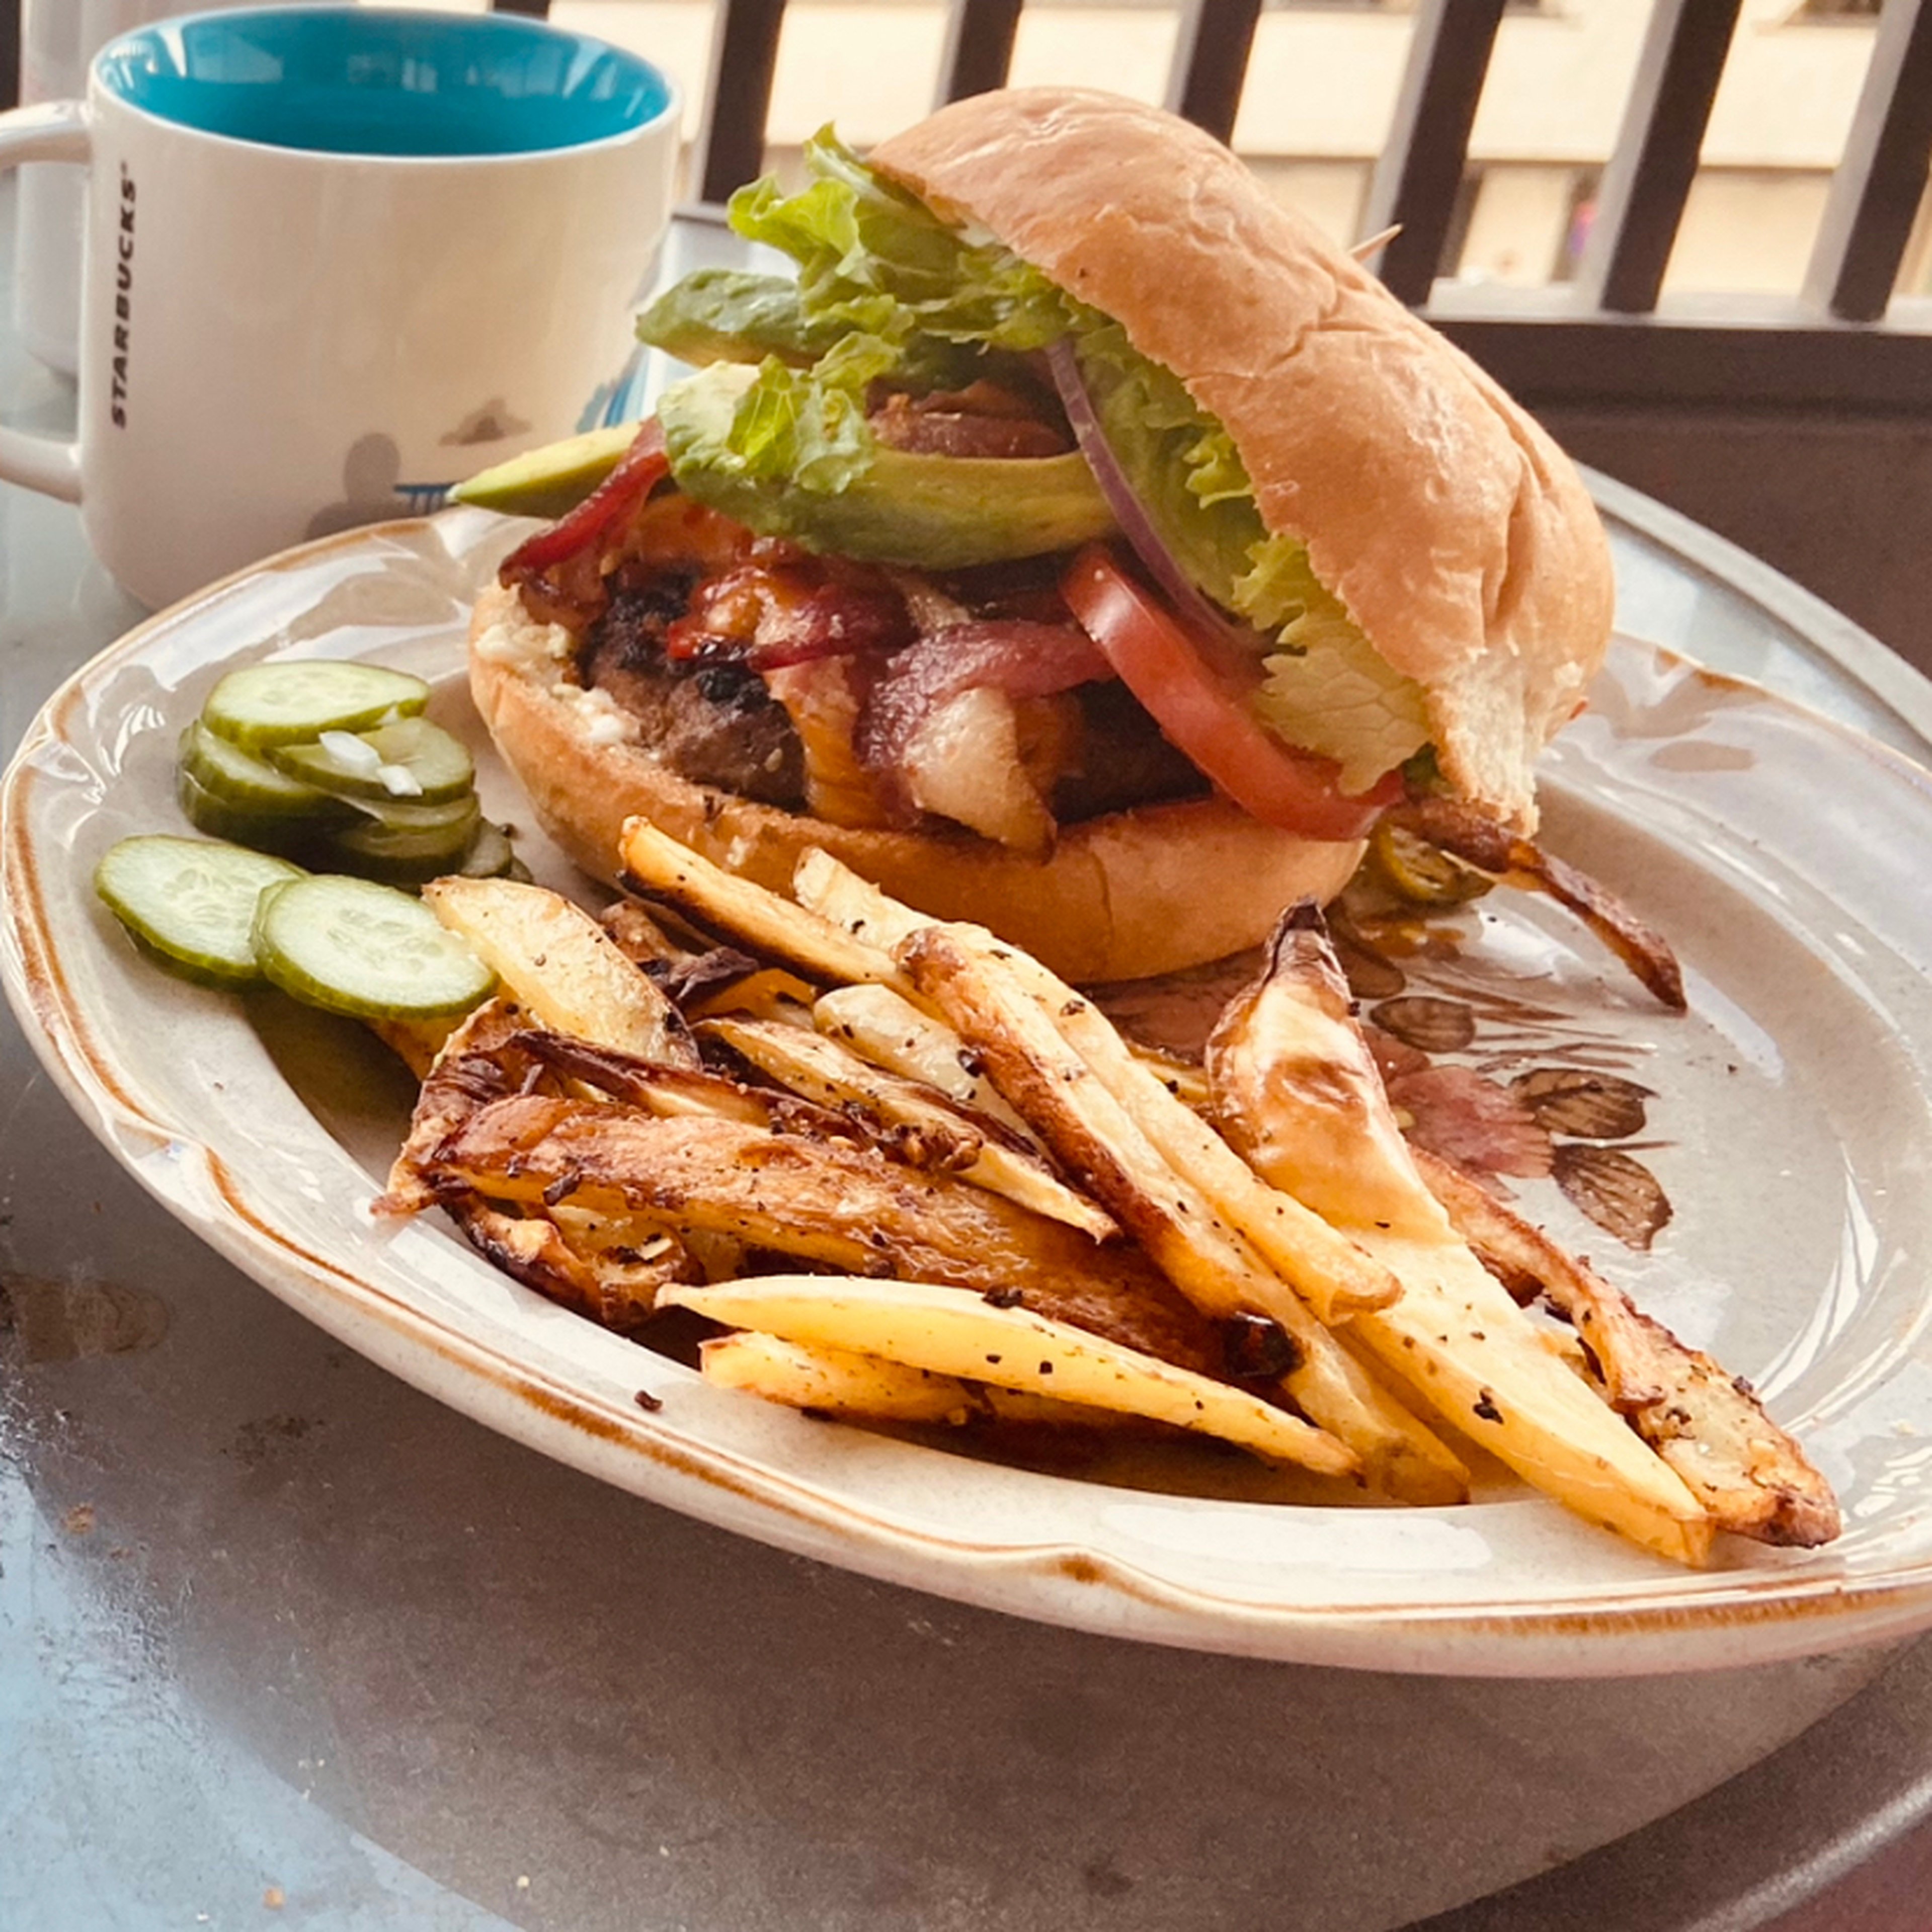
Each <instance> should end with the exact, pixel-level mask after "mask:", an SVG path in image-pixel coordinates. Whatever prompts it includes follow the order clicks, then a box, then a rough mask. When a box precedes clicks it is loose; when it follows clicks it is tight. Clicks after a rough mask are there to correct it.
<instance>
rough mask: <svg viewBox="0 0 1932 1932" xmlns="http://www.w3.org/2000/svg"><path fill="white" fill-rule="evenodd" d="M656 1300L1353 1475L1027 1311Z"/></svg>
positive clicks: (980, 1305)
mask: <svg viewBox="0 0 1932 1932" xmlns="http://www.w3.org/2000/svg"><path fill="white" fill-rule="evenodd" d="M663 1299H664V1301H665V1302H666V1303H667V1304H670V1305H672V1306H674V1307H682V1308H690V1309H694V1310H697V1312H698V1313H700V1314H703V1315H708V1316H710V1317H711V1318H712V1319H713V1320H714V1321H717V1322H724V1323H725V1324H726V1325H727V1326H729V1327H731V1328H748V1329H753V1330H755V1331H757V1332H758V1333H760V1334H770V1335H776V1336H778V1337H779V1338H780V1339H781V1340H785V1341H791V1342H800V1343H805V1344H806V1345H807V1346H815V1347H820V1348H833V1349H855V1350H857V1351H859V1352H861V1353H862V1354H866V1355H880V1356H883V1357H884V1358H885V1359H886V1360H887V1361H894V1362H902V1363H904V1364H906V1365H907V1367H911V1368H918V1369H931V1370H934V1371H935V1373H938V1374H941V1375H949V1376H970V1377H971V1378H972V1379H974V1380H975V1381H978V1382H996V1383H998V1384H1000V1385H1001V1386H1003V1387H1004V1388H1014V1389H1023V1390H1025V1391H1028V1392H1030V1393H1031V1394H1036V1395H1052V1396H1056V1397H1059V1398H1060V1399H1061V1400H1062V1401H1074V1402H1079V1403H1086V1404H1089V1405H1091V1406H1093V1407H1094V1408H1097V1409H1124V1410H1126V1411H1127V1412H1128V1413H1130V1414H1131V1415H1144V1416H1146V1417H1148V1418H1150V1419H1151V1420H1152V1421H1158V1422H1166V1423H1172V1424H1174V1425H1175V1426H1176V1427H1179V1428H1182V1429H1188V1430H1196V1431H1198V1432H1199V1433H1202V1434H1204V1435H1210V1436H1218V1437H1219V1438H1220V1439H1222V1440H1223V1441H1225V1442H1237V1443H1239V1444H1240V1445H1241V1446H1242V1447H1243V1448H1247V1449H1251V1450H1253V1451H1255V1452H1256V1454H1258V1455H1262V1456H1266V1457H1270V1458H1271V1459H1272V1460H1275V1461H1278V1462H1284V1463H1297V1464H1299V1465H1300V1466H1301V1467H1303V1468H1304V1469H1315V1470H1318V1471H1319V1472H1322V1474H1324V1475H1337V1476H1340V1475H1353V1474H1354V1473H1355V1471H1356V1469H1357V1467H1358V1465H1357V1462H1356V1459H1355V1457H1354V1456H1353V1455H1352V1454H1351V1453H1350V1452H1349V1451H1348V1450H1347V1449H1346V1448H1344V1447H1343V1445H1342V1444H1340V1442H1337V1441H1336V1439H1334V1437H1333V1436H1330V1435H1328V1433H1326V1432H1325V1431H1324V1430H1320V1429H1317V1428H1316V1427H1313V1425H1311V1424H1309V1423H1307V1422H1304V1421H1303V1420H1302V1419H1301V1417H1299V1416H1298V1415H1290V1414H1289V1412H1287V1411H1286V1410H1285V1409H1277V1408H1275V1407H1274V1406H1272V1405H1271V1404H1270V1403H1266V1402H1264V1401H1262V1400H1261V1398H1260V1397H1258V1396H1255V1395H1251V1394H1249V1393H1247V1391H1245V1390H1243V1389H1238V1388H1232V1387H1230V1386H1229V1385H1228V1384H1227V1383H1226V1382H1214V1381H1211V1380H1209V1379H1208V1378H1207V1377H1206V1376H1199V1375H1194V1374H1190V1373H1189V1372H1188V1371H1187V1370H1184V1369H1180V1368H1177V1367H1175V1366H1174V1364H1172V1363H1171V1362H1167V1361H1161V1360H1160V1359H1159V1358H1157V1357H1154V1356H1152V1355H1143V1354H1142V1353H1140V1352H1138V1351H1136V1350H1134V1349H1128V1348H1124V1347H1122V1346H1120V1345H1118V1343H1109V1342H1107V1341H1106V1340H1103V1339H1102V1338H1101V1337H1098V1336H1097V1335H1094V1334H1091V1333H1088V1332H1086V1331H1082V1330H1081V1329H1078V1328H1070V1327H1068V1326H1067V1325H1066V1324H1064V1323H1063V1322H1054V1321H1049V1319H1046V1317H1044V1316H1040V1315H1037V1314H1035V1313H1033V1311H1032V1310H1031V1309H1025V1308H1014V1307H1001V1306H998V1305H997V1304H995V1303H994V1302H992V1301H988V1300H987V1299H986V1298H984V1297H983V1296H980V1295H962V1294H961V1293H960V1292H959V1291H958V1290H957V1289H945V1288H938V1287H935V1286H932V1284H931V1283H926V1282H909V1281H891V1280H871V1281H856V1280H844V1281H841V1280H835V1279H831V1278H828V1277H824V1276H818V1275H765V1276H759V1277H754V1278H753V1279H751V1280H746V1281H739V1282H730V1283H723V1284H721V1285H720V1286H717V1287H714V1288H672V1289H667V1290H666V1291H665V1292H664V1297H663Z"/></svg>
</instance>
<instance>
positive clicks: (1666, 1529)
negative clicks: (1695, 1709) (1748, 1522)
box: [1208, 915, 1712, 1564]
mask: <svg viewBox="0 0 1932 1932" xmlns="http://www.w3.org/2000/svg"><path fill="white" fill-rule="evenodd" d="M1282 1004H1298V1005H1301V1006H1304V1007H1310V1008H1312V1009H1313V1021H1312V1022H1310V1023H1309V1024H1303V1023H1302V1022H1300V1021H1298V1019H1295V1018H1294V1017H1292V1016H1290V1017H1289V1018H1286V1019H1284V1018H1283V1017H1281V1016H1280V1015H1279V1014H1277V1013H1274V1012H1273V1011H1272V1009H1274V1008H1275V1007H1277V1006H1279V1005H1282ZM1316 1023H1319V1025H1318V1024H1316ZM1316 1037H1320V1038H1322V1040H1325V1042H1326V1043H1327V1049H1326V1050H1327V1051H1328V1052H1331V1053H1332V1054H1333V1055H1335V1056H1336V1057H1337V1075H1336V1077H1335V1079H1334V1080H1333V1081H1332V1082H1330V1083H1329V1084H1328V1086H1327V1087H1325V1088H1319V1087H1318V1086H1317V1085H1316V1083H1314V1082H1311V1081H1310V1079H1309V1077H1308V1070H1307V1066H1306V1064H1304V1063H1303V1062H1302V1061H1299V1060H1298V1061H1294V1062H1292V1064H1289V1065H1288V1066H1286V1067H1282V1068H1277V1067H1274V1065H1273V1064H1271V1061H1270V1060H1269V1058H1268V1046H1269V1043H1271V1042H1275V1041H1279V1040H1282V1039H1284V1038H1287V1039H1294V1040H1300V1041H1301V1042H1302V1043H1304V1044H1305V1043H1307V1042H1308V1041H1309V1040H1311V1039H1313V1038H1316ZM1208 1069H1209V1073H1210V1074H1211V1077H1212V1079H1213V1080H1214V1085H1215V1088H1216V1091H1217V1094H1220V1095H1223V1096H1225V1097H1226V1098H1225V1101H1224V1104H1223V1106H1222V1108H1221V1110H1220V1111H1221V1112H1222V1115H1223V1120H1224V1122H1225V1123H1226V1127H1227V1130H1228V1132H1229V1135H1230V1137H1231V1138H1232V1140H1233V1141H1234V1142H1235V1145H1237V1146H1238V1147H1240V1148H1241V1149H1242V1151H1243V1152H1244V1153H1245V1154H1247V1156H1248V1157H1250V1159H1253V1160H1257V1161H1258V1162H1260V1163H1265V1164H1264V1165H1263V1166H1262V1172H1263V1174H1264V1175H1265V1176H1266V1177H1267V1178H1272V1179H1274V1180H1276V1181H1278V1182H1279V1183H1280V1184H1282V1185H1283V1186H1292V1185H1294V1184H1295V1182H1296V1181H1297V1180H1298V1178H1299V1177H1300V1176H1301V1175H1302V1173H1303V1172H1304V1171H1305V1170H1306V1169H1308V1168H1310V1166H1313V1167H1314V1168H1316V1169H1318V1170H1322V1171H1325V1170H1326V1169H1327V1168H1328V1166H1329V1164H1330V1163H1331V1162H1332V1159H1333V1150H1332V1147H1331V1145H1329V1143H1330V1142H1331V1140H1332V1137H1333V1136H1334V1133H1337V1132H1338V1131H1340V1130H1343V1128H1344V1127H1346V1128H1347V1130H1349V1131H1350V1132H1351V1133H1355V1135H1356V1137H1357V1144H1358V1145H1364V1146H1373V1148H1375V1149H1376V1154H1375V1157H1374V1158H1373V1160H1368V1159H1365V1160H1364V1165H1363V1171H1362V1172H1361V1175H1360V1176H1359V1177H1358V1184H1357V1185H1356V1186H1355V1188H1354V1190H1353V1191H1352V1193H1349V1194H1348V1195H1347V1196H1346V1198H1347V1199H1349V1201H1350V1202H1351V1204H1352V1211H1353V1212H1355V1213H1356V1214H1360V1215H1361V1216H1362V1217H1364V1219H1363V1220H1361V1221H1360V1222H1358V1223H1356V1224H1355V1225H1353V1226H1351V1227H1350V1229H1349V1232H1350V1233H1351V1234H1352V1235H1353V1236H1354V1237H1355V1239H1356V1240H1357V1241H1359V1242H1360V1243H1361V1245H1362V1246H1363V1247H1364V1248H1365V1249H1367V1251H1368V1252H1369V1253H1370V1254H1371V1255H1373V1256H1375V1257H1376V1259H1378V1260H1379V1261H1380V1262H1382V1263H1383V1264H1384V1265H1386V1266H1387V1267H1388V1268H1390V1269H1391V1271H1393V1272H1394V1274H1395V1275H1396V1277H1397V1279H1398V1280H1400V1282H1401V1283H1402V1294H1401V1295H1400V1298H1398V1299H1397V1301H1396V1302H1395V1303H1394V1304H1393V1305H1392V1306H1391V1307H1388V1308H1385V1309H1381V1310H1373V1311H1370V1312H1368V1313H1364V1314H1361V1315H1359V1316H1357V1317H1356V1318H1355V1322H1353V1324H1352V1325H1351V1328H1350V1331H1349V1332H1350V1334H1351V1336H1352V1337H1353V1338H1354V1339H1355V1340H1357V1341H1358V1342H1359V1343H1361V1345H1362V1346H1365V1347H1366V1348H1367V1349H1370V1351H1372V1352H1373V1355H1374V1356H1375V1358H1376V1360H1377V1361H1378V1362H1379V1363H1380V1364H1382V1367H1383V1368H1384V1369H1385V1370H1386V1371H1387V1372H1388V1373H1390V1374H1391V1375H1392V1376H1396V1377H1397V1378H1398V1379H1400V1382H1402V1383H1403V1385H1405V1386H1406V1387H1407V1388H1409V1389H1411V1390H1412V1391H1415V1393H1416V1394H1418V1395H1420V1396H1421V1397H1424V1399H1425V1400H1427V1401H1428V1402H1429V1403H1430V1404H1431V1405H1432V1406H1433V1407H1434V1408H1435V1409H1437V1410H1438V1411H1439V1412H1440V1413H1441V1414H1442V1415H1444V1416H1445V1417H1447V1418H1448V1420H1449V1421H1451V1422H1452V1423H1454V1424H1455V1425H1456V1427H1457V1428H1459V1429H1460V1430H1463V1433H1465V1434H1466V1435H1467V1436H1469V1437H1470V1438H1471V1439H1472V1440H1473V1441H1475V1442H1478V1443H1480V1444H1481V1445H1482V1447H1483V1448H1485V1449H1487V1450H1488V1451H1490V1454H1493V1455H1494V1456H1496V1457H1497V1458H1498V1459H1499V1460H1500V1461H1502V1462H1503V1463H1507V1464H1508V1466H1510V1467H1511V1469H1514V1470H1515V1471H1516V1472H1517V1474H1518V1475H1520V1476H1521V1477H1522V1478H1523V1479H1524V1481H1526V1482H1528V1483H1529V1484H1532V1485H1533V1486H1534V1487H1536V1488H1538V1489H1540V1490H1543V1491H1544V1493H1545V1494H1547V1495H1549V1496H1553V1497H1555V1498H1556V1500H1557V1501H1559V1502H1562V1503H1564V1504H1566V1505H1568V1507H1569V1508H1571V1509H1573V1510H1574V1511H1577V1514H1579V1515H1581V1516H1583V1517H1586V1518H1587V1519H1589V1520H1590V1521H1592V1522H1593V1523H1601V1524H1602V1525H1604V1526H1606V1527H1607V1528H1610V1529H1616V1530H1619V1531H1621V1532H1622V1534H1623V1535H1625V1536H1628V1537H1629V1538H1631V1539H1632V1540H1633V1541H1636V1542H1638V1543H1640V1544H1643V1545H1645V1546H1646V1547H1648V1548H1649V1549H1652V1550H1656V1551H1658V1553H1661V1555H1664V1556H1669V1557H1672V1558H1673V1559H1676V1561H1677V1562H1681V1563H1687V1564H1697V1563H1701V1562H1704V1561H1705V1560H1706V1559H1707V1558H1708V1556H1709V1552H1710V1545H1711V1536H1712V1523H1711V1519H1710V1517H1709V1515H1708V1514H1706V1511H1705V1510H1704V1509H1703V1507H1702V1506H1701V1505H1700V1504H1699V1502H1697V1499H1696V1498H1695V1497H1694V1496H1693V1495H1692V1494H1691V1491H1690V1490H1689V1489H1688V1487H1686V1486H1685V1484H1684V1482H1683V1481H1682V1479H1681V1478H1679V1476H1677V1475H1676V1474H1675V1473H1673V1471H1672V1470H1671V1469H1670V1468H1669V1467H1668V1466H1667V1465H1666V1464H1665V1463H1664V1462H1663V1461H1662V1460H1661V1459H1660V1458H1659V1457H1658V1456H1657V1455H1656V1454H1654V1453H1653V1451H1652V1450H1650V1449H1649V1448H1648V1447H1647V1446H1646V1445H1645V1444H1644V1443H1643V1441H1642V1440H1641V1439H1640V1438H1639V1436H1637V1433H1635V1431H1634V1430H1632V1429H1631V1428H1630V1427H1629V1426H1628V1424H1626V1423H1625V1421H1623V1420H1622V1418H1621V1417H1619V1416H1618V1415H1616V1413H1615V1412H1613V1410H1612V1409H1610V1407H1609V1406H1608V1405H1607V1404H1606V1403H1604V1401H1602V1400H1601V1399H1600V1398H1599V1397H1598V1396H1597V1395H1596V1394H1595V1393H1594V1392H1593V1391H1592V1390H1591V1389H1590V1388H1589V1387H1588V1386H1587V1385H1586V1384H1585V1383H1584V1382H1583V1381H1581V1380H1580V1379H1579V1378H1578V1377H1577V1376H1576V1375H1575V1374H1574V1373H1572V1372H1571V1370H1569V1369H1568V1367H1565V1365H1564V1364H1563V1363H1562V1362H1561V1361H1559V1360H1558V1359H1557V1358H1556V1355H1554V1354H1553V1353H1552V1352H1551V1351H1550V1349H1548V1348H1547V1347H1546V1346H1544V1342H1543V1340H1542V1338H1541V1335H1540V1334H1538V1331H1537V1329H1536V1328H1535V1325H1534V1324H1533V1323H1532V1322H1531V1321H1530V1320H1529V1317H1528V1316H1526V1315H1525V1314H1524V1313H1523V1310H1521V1309H1520V1308H1519V1307H1517V1305H1516V1304H1515V1302H1514V1301H1512V1300H1511V1298H1510V1296H1509V1295H1508V1292H1507V1291H1506V1290H1505V1289H1504V1288H1503V1286H1502V1284H1501V1283H1499V1282H1498V1281H1497V1280H1496V1278H1495V1277H1494V1276H1493V1275H1492V1274H1490V1272H1489V1271H1488V1270H1487V1269H1486V1268H1484V1266H1483V1265H1482V1263H1481V1262H1480V1261H1478V1259H1476V1257H1475V1255H1474V1254H1473V1253H1471V1251H1470V1250H1469V1247H1468V1246H1467V1245H1466V1244H1465V1243H1464V1242H1463V1241H1462V1240H1461V1239H1460V1238H1459V1237H1458V1236H1457V1235H1456V1233H1455V1231H1454V1229H1453V1228H1452V1227H1451V1226H1450V1223H1449V1218H1448V1215H1447V1214H1446V1213H1445V1212H1444V1211H1443V1210H1442V1208H1441V1206H1440V1205H1439V1203H1438V1202H1436V1200H1435V1199H1434V1197H1433V1196H1432V1195H1431V1194H1430V1193H1429V1191H1428V1189H1427V1186H1426V1185H1425V1184H1424V1181H1423V1180H1422V1178H1421V1175H1419V1174H1418V1172H1417V1171H1416V1169H1415V1165H1414V1163H1412V1162H1409V1161H1406V1160H1405V1159H1403V1157H1402V1146H1401V1143H1400V1141H1399V1140H1392V1139H1391V1136H1392V1134H1393V1121H1390V1120H1385V1121H1383V1122H1382V1123H1381V1124H1379V1125H1378V1127H1377V1130H1376V1132H1375V1133H1373V1134H1372V1135H1367V1136H1364V1135H1362V1134H1361V1132H1360V1123H1359V1122H1358V1121H1357V1120H1356V1118H1355V1115H1356V1112H1357V1110H1358V1109H1360V1108H1361V1107H1362V1106H1369V1107H1370V1108H1371V1109H1377V1108H1379V1109H1380V1110H1381V1111H1382V1112H1383V1113H1384V1114H1385V1115H1386V1110H1387V1108H1388V1100H1387V1098H1386V1097H1385V1096H1384V1095H1383V1094H1382V1088H1381V1085H1380V1083H1379V1081H1378V1080H1377V1079H1376V1077H1375V1073H1374V1067H1373V1061H1372V1060H1371V1059H1370V1055H1369V1051H1368V1048H1367V1044H1366V1043H1365V1042H1364V1040H1363V1038H1362V1036H1361V1030H1360V1028H1358V1026H1356V1025H1355V1022H1354V1021H1353V1020H1352V1018H1351V1016H1350V1014H1349V995H1348V989H1347V987H1346V984H1345V983H1343V979H1342V976H1341V971H1340V968H1339V967H1338V966H1337V965H1336V964H1335V962H1334V957H1333V955H1332V954H1331V953H1330V952H1329V950H1328V944H1327V941H1326V938H1325V935H1323V934H1322V932H1320V930H1319V925H1318V924H1317V923H1316V922H1313V921H1305V922H1304V921H1298V920H1297V919H1296V918H1295V916H1294V915H1291V916H1290V918H1289V919H1288V920H1286V921H1284V922H1283V926H1282V927H1281V929H1280V930H1278V931H1277V934H1276V935H1275V938H1274V942H1273V944H1271V947H1270V950H1269V953H1268V968H1267V970H1266V971H1265V974H1264V976H1263V977H1262V980H1260V981H1259V983H1257V984H1256V986H1253V987H1252V988H1250V989H1249V990H1248V991H1247V992H1246V993H1245V994H1244V995H1241V996H1238V998H1237V999H1236V1001H1235V1003H1234V1004H1232V1006H1231V1007H1230V1008H1229V1011H1228V1012H1227V1013H1226V1014H1225V1015H1224V1016H1223V1019H1222V1022H1221V1024H1220V1026H1219V1027H1218V1028H1217V1029H1216V1031H1215V1033H1214V1037H1213V1038H1212V1039H1211V1041H1210V1043H1209V1049H1208ZM1277 1073H1280V1075H1281V1076H1282V1077H1281V1079H1280V1083H1279V1084H1280V1086H1281V1087H1282V1088H1283V1089H1285V1090H1287V1091H1291V1092H1292V1095H1293V1097H1294V1104H1293V1105H1292V1106H1289V1107H1285V1108H1277V1107H1276V1106H1274V1093H1273V1089H1274V1085H1276V1084H1277V1083H1276V1082H1275V1081H1274V1076H1275V1075H1276V1074H1277ZM1322 1094H1332V1095H1334V1096H1336V1097H1337V1100H1336V1103H1335V1109H1334V1115H1333V1117H1332V1118H1329V1119H1328V1120H1326V1121H1325V1120H1324V1119H1323V1118H1322V1106H1321V1104H1320V1103H1321V1097H1322ZM1260 1121H1267V1122H1268V1132H1266V1133H1262V1132H1259V1131H1258V1130H1257V1127H1256V1123H1258V1122H1260ZM1405 1170H1406V1171H1405ZM1337 1193H1338V1194H1339V1193H1340V1190H1337Z"/></svg>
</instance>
